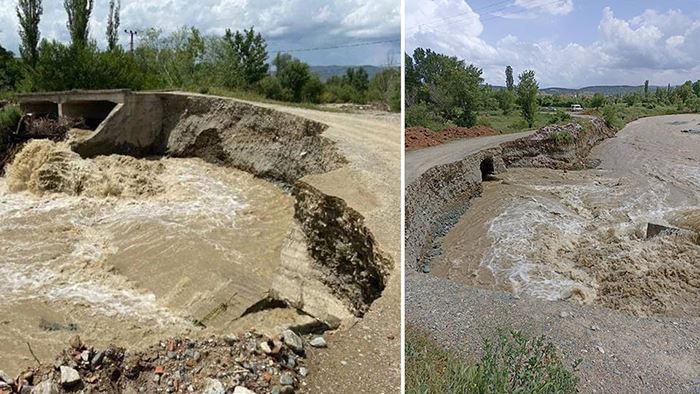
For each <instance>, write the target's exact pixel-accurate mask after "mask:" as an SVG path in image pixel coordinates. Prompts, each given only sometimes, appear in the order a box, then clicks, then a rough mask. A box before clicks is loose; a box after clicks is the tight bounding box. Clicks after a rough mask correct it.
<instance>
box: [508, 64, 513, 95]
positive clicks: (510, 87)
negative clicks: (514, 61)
mask: <svg viewBox="0 0 700 394" xmlns="http://www.w3.org/2000/svg"><path fill="white" fill-rule="evenodd" d="M506 89H508V90H509V91H511V92H512V91H513V89H515V86H514V81H513V67H511V66H506Z"/></svg>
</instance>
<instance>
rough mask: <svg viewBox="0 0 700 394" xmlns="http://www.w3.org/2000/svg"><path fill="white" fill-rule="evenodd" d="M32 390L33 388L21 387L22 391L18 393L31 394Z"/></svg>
mask: <svg viewBox="0 0 700 394" xmlns="http://www.w3.org/2000/svg"><path fill="white" fill-rule="evenodd" d="M33 390H34V386H22V389H21V390H20V391H19V394H32V391H33Z"/></svg>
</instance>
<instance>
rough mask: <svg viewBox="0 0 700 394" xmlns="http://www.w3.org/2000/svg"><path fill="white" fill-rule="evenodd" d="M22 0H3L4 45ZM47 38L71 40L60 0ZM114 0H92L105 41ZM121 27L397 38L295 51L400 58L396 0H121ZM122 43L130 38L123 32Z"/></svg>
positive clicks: (281, 45)
mask: <svg viewBox="0 0 700 394" xmlns="http://www.w3.org/2000/svg"><path fill="white" fill-rule="evenodd" d="M16 4H17V0H0V45H2V46H3V47H5V48H8V49H10V50H12V51H15V52H17V47H18V41H19V38H18V34H17V17H16V15H15V5H16ZM43 4H44V15H43V18H42V21H41V25H40V27H41V33H42V37H43V38H50V39H57V40H60V41H68V32H67V30H66V12H65V10H64V8H63V0H43ZM108 4H109V0H95V10H94V11H93V16H92V19H91V31H90V34H91V37H92V38H93V39H96V40H97V42H98V44H100V46H104V45H105V29H106V25H107V11H108ZM121 20H122V29H121V30H124V28H129V29H134V30H142V29H145V28H150V27H156V28H160V29H163V30H164V31H166V32H168V31H173V30H175V29H177V28H178V27H180V26H183V25H190V26H192V25H193V26H196V27H198V28H199V29H200V30H201V31H203V32H205V33H210V34H223V32H224V31H225V29H226V28H231V29H234V30H235V29H243V28H247V27H250V26H255V29H256V30H258V31H260V32H261V33H263V36H265V38H266V39H267V40H268V49H269V50H270V51H271V52H272V51H275V50H290V49H306V48H319V47H329V46H339V45H340V46H343V45H350V44H357V43H368V42H379V41H392V42H391V43H384V44H379V45H367V46H358V47H349V48H348V47H346V48H338V49H333V50H322V51H310V52H295V53H293V54H294V55H295V56H296V57H299V58H301V59H302V60H304V61H307V62H309V63H310V64H312V65H336V64H337V65H356V64H373V65H382V64H386V63H387V58H388V55H389V54H393V57H394V58H395V59H398V60H399V61H400V58H401V56H400V52H401V49H400V37H401V32H400V26H401V7H400V2H399V0H334V1H327V0H326V1H323V0H198V1H192V0H122V12H121ZM122 44H123V45H124V46H127V45H128V38H127V36H126V35H125V34H122Z"/></svg>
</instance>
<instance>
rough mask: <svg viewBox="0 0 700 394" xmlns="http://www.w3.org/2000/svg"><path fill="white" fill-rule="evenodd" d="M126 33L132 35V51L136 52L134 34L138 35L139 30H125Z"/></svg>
mask: <svg viewBox="0 0 700 394" xmlns="http://www.w3.org/2000/svg"><path fill="white" fill-rule="evenodd" d="M124 33H126V34H128V35H130V36H131V53H134V36H136V35H138V34H139V32H137V31H135V30H127V29H125V30H124Z"/></svg>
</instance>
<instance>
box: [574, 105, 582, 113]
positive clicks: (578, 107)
mask: <svg viewBox="0 0 700 394" xmlns="http://www.w3.org/2000/svg"><path fill="white" fill-rule="evenodd" d="M581 111H583V107H582V106H581V105H579V104H574V105H572V106H571V112H581Z"/></svg>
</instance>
